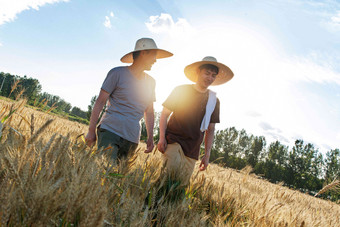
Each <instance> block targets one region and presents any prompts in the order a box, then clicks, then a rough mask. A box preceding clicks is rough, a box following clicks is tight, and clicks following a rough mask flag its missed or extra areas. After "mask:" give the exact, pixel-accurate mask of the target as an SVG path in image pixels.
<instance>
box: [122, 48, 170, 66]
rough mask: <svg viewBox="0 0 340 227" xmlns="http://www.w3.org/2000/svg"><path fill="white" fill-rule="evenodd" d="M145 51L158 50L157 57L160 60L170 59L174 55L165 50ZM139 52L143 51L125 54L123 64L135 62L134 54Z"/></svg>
mask: <svg viewBox="0 0 340 227" xmlns="http://www.w3.org/2000/svg"><path fill="white" fill-rule="evenodd" d="M143 50H157V55H156V59H160V58H168V57H171V56H172V55H174V54H173V53H171V52H169V51H166V50H163V49H143ZM137 51H141V50H135V51H131V52H130V53H127V54H125V55H124V56H123V57H122V58H121V59H120V61H121V62H123V63H132V62H133V57H132V54H133V53H134V52H137Z"/></svg>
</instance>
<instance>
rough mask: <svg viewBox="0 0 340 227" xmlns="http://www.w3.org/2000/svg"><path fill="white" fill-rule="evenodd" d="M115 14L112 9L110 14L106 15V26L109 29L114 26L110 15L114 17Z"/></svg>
mask: <svg viewBox="0 0 340 227" xmlns="http://www.w3.org/2000/svg"><path fill="white" fill-rule="evenodd" d="M114 16H115V15H114V13H113V12H112V11H111V12H110V14H109V16H105V21H104V26H105V27H106V28H109V29H111V28H112V24H111V18H110V17H112V18H113V17H114Z"/></svg>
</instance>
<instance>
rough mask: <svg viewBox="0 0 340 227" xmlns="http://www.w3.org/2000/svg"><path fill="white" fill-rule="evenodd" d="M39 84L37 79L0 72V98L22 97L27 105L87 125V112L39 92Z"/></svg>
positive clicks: (54, 96)
mask: <svg viewBox="0 0 340 227" xmlns="http://www.w3.org/2000/svg"><path fill="white" fill-rule="evenodd" d="M41 89H42V87H41V84H40V83H39V81H38V80H37V79H33V78H28V77H27V76H26V75H25V76H23V77H20V76H17V75H11V74H9V73H4V72H0V96H4V97H7V98H10V99H17V98H18V97H24V98H26V99H27V103H28V104H29V105H31V106H35V107H37V108H39V109H41V110H49V109H50V110H51V111H52V112H54V113H57V114H60V115H64V116H66V117H67V118H68V119H69V120H73V121H79V122H81V123H88V119H87V115H88V114H87V112H86V111H83V110H81V109H80V108H79V107H76V106H74V107H72V106H71V104H70V103H68V102H66V101H65V100H64V99H62V98H60V97H59V96H57V95H52V94H49V93H47V92H43V93H42V92H41Z"/></svg>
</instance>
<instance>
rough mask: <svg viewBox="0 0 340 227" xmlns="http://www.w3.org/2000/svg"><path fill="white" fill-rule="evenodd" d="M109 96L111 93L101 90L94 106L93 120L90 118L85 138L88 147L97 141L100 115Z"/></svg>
mask: <svg viewBox="0 0 340 227" xmlns="http://www.w3.org/2000/svg"><path fill="white" fill-rule="evenodd" d="M109 96H110V94H109V93H107V92H106V91H105V90H103V89H101V90H100V92H99V96H98V98H97V100H96V102H95V104H94V106H93V110H92V113H91V118H90V125H89V131H88V133H87V135H86V137H85V141H86V144H87V145H88V146H93V145H94V144H95V142H96V140H97V137H96V127H97V122H98V118H99V114H100V112H101V111H102V110H103V107H104V105H105V103H106V101H107V99H108V97H109Z"/></svg>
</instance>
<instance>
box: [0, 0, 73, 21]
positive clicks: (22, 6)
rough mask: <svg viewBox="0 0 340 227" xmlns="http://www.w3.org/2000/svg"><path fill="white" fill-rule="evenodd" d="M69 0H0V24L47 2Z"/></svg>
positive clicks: (65, 0)
mask: <svg viewBox="0 0 340 227" xmlns="http://www.w3.org/2000/svg"><path fill="white" fill-rule="evenodd" d="M68 1H69V0H15V1H13V0H1V1H0V25H2V24H4V23H8V22H11V21H13V20H15V19H16V18H17V15H18V14H19V13H21V12H22V11H24V10H30V9H34V10H39V8H40V7H42V6H44V5H45V4H54V3H58V2H68Z"/></svg>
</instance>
